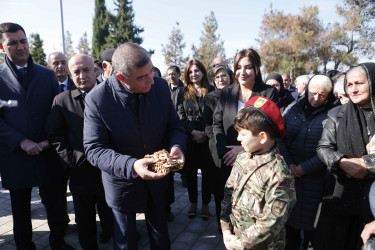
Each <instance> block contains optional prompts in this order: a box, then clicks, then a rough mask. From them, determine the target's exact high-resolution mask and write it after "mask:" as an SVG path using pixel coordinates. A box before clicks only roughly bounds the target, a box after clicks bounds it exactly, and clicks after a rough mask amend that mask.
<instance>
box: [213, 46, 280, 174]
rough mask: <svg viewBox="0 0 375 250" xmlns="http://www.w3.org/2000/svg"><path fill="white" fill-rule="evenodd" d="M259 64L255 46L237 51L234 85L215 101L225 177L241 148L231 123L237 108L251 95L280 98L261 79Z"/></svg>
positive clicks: (214, 118) (216, 123) (273, 89)
mask: <svg viewBox="0 0 375 250" xmlns="http://www.w3.org/2000/svg"><path fill="white" fill-rule="evenodd" d="M260 66H261V61H260V56H259V54H258V53H257V52H256V51H255V50H253V49H243V50H241V51H239V52H238V53H237V54H236V56H235V58H234V67H233V71H234V78H235V85H234V86H233V88H225V89H223V90H222V92H221V93H220V97H219V100H218V102H217V107H216V109H215V112H214V116H213V120H214V121H213V131H214V136H215V140H216V146H217V152H218V155H219V158H220V159H221V160H222V163H223V164H222V167H223V168H224V169H223V171H224V172H225V176H226V179H227V178H228V177H229V174H230V171H231V169H232V165H233V164H234V161H235V160H236V157H237V154H238V153H239V152H241V151H243V148H242V147H241V144H240V143H239V142H238V141H237V136H238V132H237V131H236V129H235V128H234V126H233V120H234V117H235V116H236V114H237V112H238V111H239V110H240V109H242V108H243V107H244V106H245V103H246V102H247V101H248V100H249V99H250V98H251V97H254V96H264V97H267V98H268V99H270V100H272V101H273V102H275V103H277V102H278V100H279V95H278V92H277V90H276V89H275V88H274V87H272V86H268V85H266V84H265V83H264V82H263V80H262V73H261V72H260Z"/></svg>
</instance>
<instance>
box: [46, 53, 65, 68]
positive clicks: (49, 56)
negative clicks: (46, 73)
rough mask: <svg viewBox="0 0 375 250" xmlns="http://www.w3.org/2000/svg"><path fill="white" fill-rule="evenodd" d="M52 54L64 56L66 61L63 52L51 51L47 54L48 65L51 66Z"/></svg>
mask: <svg viewBox="0 0 375 250" xmlns="http://www.w3.org/2000/svg"><path fill="white" fill-rule="evenodd" d="M54 55H63V56H64V57H65V61H66V62H68V58H67V57H66V56H65V55H64V54H63V53H61V52H53V53H51V54H49V55H48V59H47V63H48V65H49V66H51V57H52V56H54Z"/></svg>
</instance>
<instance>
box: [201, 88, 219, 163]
mask: <svg viewBox="0 0 375 250" xmlns="http://www.w3.org/2000/svg"><path fill="white" fill-rule="evenodd" d="M220 92H221V90H220V89H215V90H214V91H212V92H210V93H208V94H207V95H206V100H205V108H204V111H203V120H204V123H205V129H204V132H205V133H206V135H207V136H208V138H209V142H208V143H209V147H210V151H211V156H212V159H213V160H214V162H215V166H216V167H220V166H221V161H220V158H219V156H218V154H217V149H216V141H215V137H214V131H213V127H212V123H213V114H214V111H215V108H216V105H217V101H218V100H219V97H220Z"/></svg>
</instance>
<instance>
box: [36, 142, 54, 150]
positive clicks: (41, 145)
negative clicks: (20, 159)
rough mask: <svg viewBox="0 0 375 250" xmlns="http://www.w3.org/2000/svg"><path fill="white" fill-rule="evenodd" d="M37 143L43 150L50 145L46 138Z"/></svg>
mask: <svg viewBox="0 0 375 250" xmlns="http://www.w3.org/2000/svg"><path fill="white" fill-rule="evenodd" d="M38 144H39V146H40V147H41V148H42V149H43V150H45V149H47V148H49V147H50V146H51V145H50V144H49V142H48V140H45V141H41V142H39V143H38Z"/></svg>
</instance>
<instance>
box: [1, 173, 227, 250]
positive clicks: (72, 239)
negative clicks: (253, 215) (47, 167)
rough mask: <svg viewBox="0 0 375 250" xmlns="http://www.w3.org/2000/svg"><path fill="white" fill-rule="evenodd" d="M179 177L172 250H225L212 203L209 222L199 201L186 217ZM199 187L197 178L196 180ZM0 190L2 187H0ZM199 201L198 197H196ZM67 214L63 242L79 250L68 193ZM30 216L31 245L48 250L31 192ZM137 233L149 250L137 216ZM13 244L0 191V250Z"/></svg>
mask: <svg viewBox="0 0 375 250" xmlns="http://www.w3.org/2000/svg"><path fill="white" fill-rule="evenodd" d="M179 176H180V175H179V174H175V197H176V201H175V202H174V203H173V204H172V212H173V213H174V215H175V218H174V220H173V222H169V236H170V238H171V244H172V249H177V250H184V249H202V250H211V249H225V247H224V244H223V241H222V237H221V235H220V234H219V232H218V229H217V224H216V218H215V208H214V202H213V200H212V201H211V202H210V205H209V207H210V213H211V216H210V219H209V220H208V221H203V220H202V218H201V217H200V209H199V208H201V200H199V201H198V211H197V212H198V214H197V217H196V218H194V219H189V218H188V217H187V211H188V209H189V206H190V202H189V198H188V194H187V189H186V188H183V187H182V183H181V179H180V177H179ZM199 183H200V176H199ZM0 186H1V185H0ZM199 197H200V195H199ZM68 212H69V217H70V225H69V228H68V231H67V234H66V236H65V241H66V242H67V243H69V244H71V245H72V246H74V247H75V248H76V249H82V248H81V247H80V245H79V242H78V235H77V230H76V225H75V221H74V217H75V216H74V209H73V201H72V195H71V193H69V191H68ZM31 216H32V225H33V241H34V242H35V244H36V246H37V249H49V246H48V235H49V228H48V225H47V219H46V215H45V210H44V206H43V205H42V203H41V201H40V197H39V195H38V189H37V188H34V189H33V192H32V204H31ZM97 225H98V237H99V232H100V226H99V218H98V217H97ZM137 230H138V232H139V233H140V235H141V239H140V242H139V249H149V243H148V236H147V230H146V225H145V221H144V215H143V214H138V215H137ZM112 248H113V247H112V240H110V241H109V242H108V243H106V244H99V249H103V250H107V249H108V250H109V249H112ZM15 249H16V247H15V245H14V240H13V224H12V212H11V203H10V197H9V192H8V191H7V190H4V189H2V188H0V250H15Z"/></svg>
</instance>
